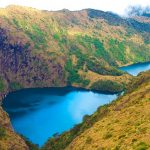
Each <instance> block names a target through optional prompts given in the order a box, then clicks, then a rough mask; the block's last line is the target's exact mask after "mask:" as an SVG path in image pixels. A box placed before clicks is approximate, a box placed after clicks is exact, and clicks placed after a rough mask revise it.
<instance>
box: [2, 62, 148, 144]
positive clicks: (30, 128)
mask: <svg viewBox="0 0 150 150" xmlns="http://www.w3.org/2000/svg"><path fill="white" fill-rule="evenodd" d="M148 69H150V63H144V64H136V65H131V66H126V67H121V70H124V71H127V72H129V73H131V74H132V75H137V73H139V72H140V71H144V70H148ZM116 97H117V95H116V94H102V93H96V92H92V91H85V90H82V89H76V88H72V87H65V88H42V89H40V88H38V89H25V90H20V91H16V92H12V93H10V94H8V95H7V96H6V98H5V100H4V101H3V108H4V110H6V111H7V112H8V114H9V116H10V119H11V123H12V126H13V128H14V130H15V131H16V132H18V133H19V134H22V135H24V136H26V137H27V138H29V139H30V140H31V141H32V142H33V143H35V144H38V145H39V146H42V145H43V144H44V143H45V142H46V141H47V139H48V138H49V137H51V136H52V135H53V134H55V133H62V132H63V131H66V130H69V129H70V128H72V127H73V126H74V125H76V124H78V123H80V122H82V118H83V116H84V115H86V114H88V115H90V114H92V113H94V112H95V111H96V109H97V108H98V107H99V106H101V105H104V104H108V103H110V102H111V101H112V100H114V99H116Z"/></svg>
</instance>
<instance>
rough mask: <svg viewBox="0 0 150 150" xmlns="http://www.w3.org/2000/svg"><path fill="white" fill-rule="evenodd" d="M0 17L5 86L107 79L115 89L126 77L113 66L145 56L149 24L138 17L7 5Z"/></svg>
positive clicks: (0, 71)
mask: <svg viewBox="0 0 150 150" xmlns="http://www.w3.org/2000/svg"><path fill="white" fill-rule="evenodd" d="M0 22H1V23H0V34H1V38H0V64H1V65H0V75H1V78H2V79H3V80H4V81H3V82H6V83H7V87H8V88H7V89H9V90H15V89H19V88H26V87H50V86H66V85H73V86H78V87H85V88H95V85H97V84H98V83H99V82H103V81H105V80H108V82H109V80H110V81H113V82H114V83H113V84H114V85H118V84H119V85H121V86H120V88H119V91H120V90H122V89H123V86H124V85H123V84H122V81H124V80H127V81H129V78H130V77H129V76H128V75H126V74H124V73H123V72H121V71H119V70H118V69H116V67H117V66H122V65H127V64H131V63H136V62H146V61H149V60H150V43H149V34H150V32H149V27H150V24H149V22H148V21H146V22H143V18H142V21H141V20H140V21H139V20H138V21H137V20H136V19H133V18H132V19H123V18H121V17H119V16H118V15H115V14H112V13H109V12H103V11H98V10H93V9H86V10H81V11H72V12H71V11H69V10H61V11H56V12H55V11H54V12H49V11H40V10H36V9H33V8H28V7H20V6H9V7H7V8H5V9H0ZM143 26H145V28H143ZM91 75H92V76H93V78H91ZM106 83H107V82H106ZM5 87H6V86H5ZM99 90H102V91H103V90H104V89H99ZM108 91H113V90H111V89H110V90H108Z"/></svg>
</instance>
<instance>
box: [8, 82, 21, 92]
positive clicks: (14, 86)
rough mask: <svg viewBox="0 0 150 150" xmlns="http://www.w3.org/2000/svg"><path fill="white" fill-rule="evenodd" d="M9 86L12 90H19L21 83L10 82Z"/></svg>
mask: <svg viewBox="0 0 150 150" xmlns="http://www.w3.org/2000/svg"><path fill="white" fill-rule="evenodd" d="M9 88H10V89H11V90H13V91H14V90H19V89H21V88H22V86H21V84H20V83H18V82H11V83H10V84H9Z"/></svg>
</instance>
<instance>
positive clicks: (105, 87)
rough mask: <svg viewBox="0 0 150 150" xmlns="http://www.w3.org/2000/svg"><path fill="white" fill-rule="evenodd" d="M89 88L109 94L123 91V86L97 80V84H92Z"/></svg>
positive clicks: (109, 81)
mask: <svg viewBox="0 0 150 150" xmlns="http://www.w3.org/2000/svg"><path fill="white" fill-rule="evenodd" d="M90 88H91V89H94V90H98V91H102V92H110V93H117V92H121V91H123V90H124V86H123V84H121V83H117V82H115V81H111V80H99V81H97V82H94V83H93V84H92V85H91V87H90Z"/></svg>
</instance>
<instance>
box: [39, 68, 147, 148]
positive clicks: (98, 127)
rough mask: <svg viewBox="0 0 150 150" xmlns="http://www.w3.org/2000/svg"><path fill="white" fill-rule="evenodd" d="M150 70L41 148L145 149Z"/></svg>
mask: <svg viewBox="0 0 150 150" xmlns="http://www.w3.org/2000/svg"><path fill="white" fill-rule="evenodd" d="M149 109H150V71H147V72H145V73H142V74H140V75H138V76H137V77H135V78H134V79H133V80H132V82H131V83H130V85H129V86H128V91H127V92H126V93H125V94H124V95H123V96H120V97H119V98H118V99H117V100H115V101H113V102H112V103H111V104H108V105H104V106H101V107H100V108H98V110H97V111H96V112H95V113H94V114H93V115H91V116H85V117H84V118H83V122H82V123H81V124H78V125H76V126H75V127H74V128H72V129H71V130H70V131H67V132H64V133H63V134H62V135H60V136H59V137H53V138H51V139H49V141H48V142H47V143H46V144H45V146H44V147H43V149H42V150H62V149H66V150H99V149H114V150H126V149H131V150H132V149H133V150H146V149H149V148H150V135H149V133H150V128H149V127H150V112H149Z"/></svg>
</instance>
